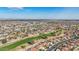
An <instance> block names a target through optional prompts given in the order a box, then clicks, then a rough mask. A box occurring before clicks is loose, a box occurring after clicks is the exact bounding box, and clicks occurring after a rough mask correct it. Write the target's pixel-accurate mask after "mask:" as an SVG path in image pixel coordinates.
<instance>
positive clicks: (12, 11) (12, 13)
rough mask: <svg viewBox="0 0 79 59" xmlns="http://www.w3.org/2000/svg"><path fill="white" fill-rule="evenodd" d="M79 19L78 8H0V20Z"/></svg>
mask: <svg viewBox="0 0 79 59" xmlns="http://www.w3.org/2000/svg"><path fill="white" fill-rule="evenodd" d="M7 18H11V19H79V8H78V7H77V8H76V7H75V8H70V7H69V8H68V7H0V19H7Z"/></svg>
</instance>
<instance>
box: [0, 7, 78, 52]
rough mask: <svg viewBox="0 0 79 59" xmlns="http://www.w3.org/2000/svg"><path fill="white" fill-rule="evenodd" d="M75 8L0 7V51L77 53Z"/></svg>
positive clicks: (76, 15) (76, 9)
mask: <svg viewBox="0 0 79 59" xmlns="http://www.w3.org/2000/svg"><path fill="white" fill-rule="evenodd" d="M78 15H79V8H64V7H12V8H11V7H10V8H9V7H1V8H0V51H78V50H79V17H78Z"/></svg>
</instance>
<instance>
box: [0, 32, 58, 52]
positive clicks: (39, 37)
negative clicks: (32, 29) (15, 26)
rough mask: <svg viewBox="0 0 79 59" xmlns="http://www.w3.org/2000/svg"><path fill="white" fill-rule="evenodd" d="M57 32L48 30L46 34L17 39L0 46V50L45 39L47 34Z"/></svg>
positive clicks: (52, 34)
mask: <svg viewBox="0 0 79 59" xmlns="http://www.w3.org/2000/svg"><path fill="white" fill-rule="evenodd" d="M57 32H58V31H55V32H49V33H47V34H40V35H38V36H35V37H29V38H26V39H23V40H20V41H17V42H15V43H13V44H10V45H7V46H4V47H0V51H8V50H11V49H14V48H16V47H17V46H19V45H21V44H24V43H28V42H33V40H39V39H45V38H47V37H48V36H55V34H56V33H57Z"/></svg>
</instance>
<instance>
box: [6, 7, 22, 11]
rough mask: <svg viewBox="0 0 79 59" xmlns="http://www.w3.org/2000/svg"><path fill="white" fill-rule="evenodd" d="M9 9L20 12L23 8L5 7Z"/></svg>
mask: <svg viewBox="0 0 79 59" xmlns="http://www.w3.org/2000/svg"><path fill="white" fill-rule="evenodd" d="M7 8H9V9H12V10H22V9H23V7H7Z"/></svg>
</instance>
